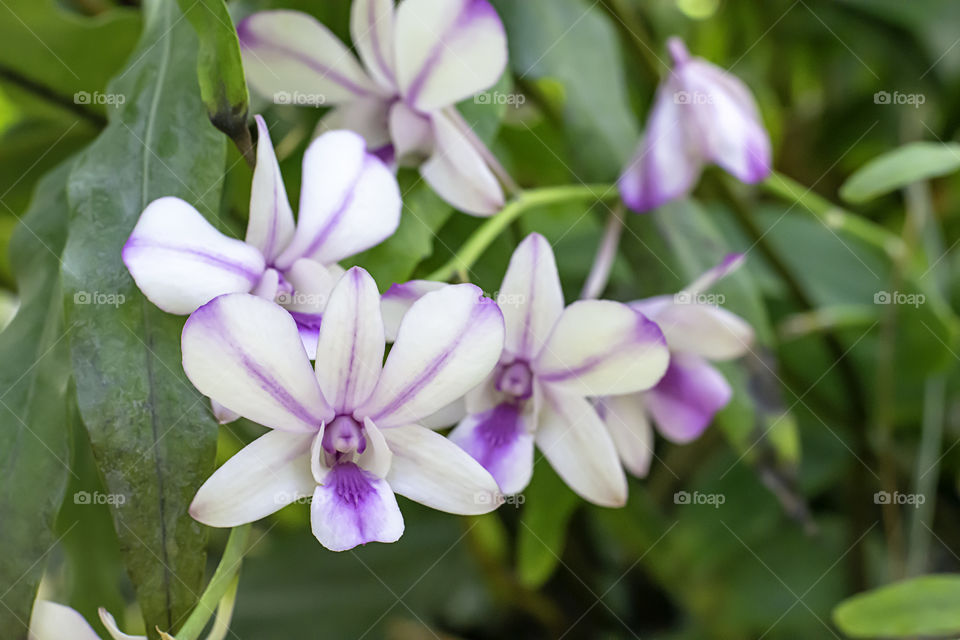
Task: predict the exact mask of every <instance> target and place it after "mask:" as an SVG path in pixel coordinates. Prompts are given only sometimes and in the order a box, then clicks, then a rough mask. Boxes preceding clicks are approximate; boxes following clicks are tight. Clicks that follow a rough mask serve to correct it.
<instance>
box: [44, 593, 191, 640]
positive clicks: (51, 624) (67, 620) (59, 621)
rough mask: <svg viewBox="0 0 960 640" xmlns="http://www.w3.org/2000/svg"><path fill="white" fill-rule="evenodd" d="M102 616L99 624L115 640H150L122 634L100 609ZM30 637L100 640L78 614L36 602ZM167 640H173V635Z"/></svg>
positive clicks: (52, 603) (63, 606)
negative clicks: (101, 624) (171, 639)
mask: <svg viewBox="0 0 960 640" xmlns="http://www.w3.org/2000/svg"><path fill="white" fill-rule="evenodd" d="M99 613H100V622H102V623H103V626H104V627H105V628H106V629H107V632H108V633H109V634H110V637H111V638H113V640H147V636H131V635H129V634H126V633H123V632H121V631H120V629H119V627H117V622H116V620H114V618H113V616H112V615H110V614H109V613H108V612H107V610H106V609H104V608H102V607H101V608H100V610H99ZM27 637H28V639H29V640H100V636H98V635H97V632H96V631H94V630H93V627H91V626H90V624H89V623H88V622H87V621H86V620H84V618H83V616H82V615H80V613H79V612H78V611H77V610H75V609H72V608H70V607H68V606H66V605H62V604H57V603H56V602H51V601H49V600H37V601H36V602H35V603H34V605H33V613H32V614H30V632H29V634H28V636H27ZM165 637H168V638H173V636H170V635H166V636H165ZM174 640H175V639H174Z"/></svg>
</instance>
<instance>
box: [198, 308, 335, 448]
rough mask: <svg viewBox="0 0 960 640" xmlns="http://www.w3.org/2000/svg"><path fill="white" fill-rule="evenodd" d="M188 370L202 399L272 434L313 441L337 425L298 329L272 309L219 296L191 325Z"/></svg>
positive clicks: (288, 317)
mask: <svg viewBox="0 0 960 640" xmlns="http://www.w3.org/2000/svg"><path fill="white" fill-rule="evenodd" d="M181 344H182V349H183V369H184V371H185V372H186V374H187V377H188V378H190V381H191V382H192V383H193V385H194V386H195V387H196V388H197V389H198V390H199V391H200V392H201V393H202V394H204V395H205V396H209V397H210V398H212V399H213V400H216V401H217V402H219V403H220V404H222V405H223V406H224V407H226V408H227V409H229V410H231V411H234V412H236V413H239V414H240V415H241V416H243V417H245V418H247V419H249V420H253V421H254V422H258V423H260V424H262V425H264V426H267V427H271V428H273V429H281V430H285V431H300V432H308V433H314V432H316V430H317V429H318V428H319V427H320V424H321V423H323V422H325V421H327V420H330V419H331V418H333V410H332V409H331V408H330V406H329V405H328V404H327V402H326V400H325V399H324V398H323V395H322V394H321V393H320V387H319V386H318V385H317V380H316V378H315V377H314V374H313V370H312V368H311V367H310V360H309V359H308V358H307V354H306V353H305V352H304V350H303V345H302V344H301V342H300V335H299V333H298V331H297V325H296V322H294V320H293V318H292V317H290V314H289V313H287V312H286V311H284V310H283V309H282V308H281V307H278V306H277V305H275V304H274V303H272V302H268V301H267V300H263V299H262V298H257V297H255V296H251V295H247V294H241V293H235V294H230V295H226V296H220V297H218V298H216V299H214V300H213V301H212V302H209V303H207V304H205V305H204V306H202V307H200V308H199V309H197V310H196V311H195V312H194V313H193V315H191V316H190V317H189V318H188V319H187V323H186V325H184V327H183V336H182V340H181Z"/></svg>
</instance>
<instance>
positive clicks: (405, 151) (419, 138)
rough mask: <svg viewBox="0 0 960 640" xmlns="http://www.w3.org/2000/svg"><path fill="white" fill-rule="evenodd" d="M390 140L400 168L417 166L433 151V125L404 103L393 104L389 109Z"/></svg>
mask: <svg viewBox="0 0 960 640" xmlns="http://www.w3.org/2000/svg"><path fill="white" fill-rule="evenodd" d="M390 139H391V140H393V148H394V152H395V154H396V158H397V163H398V164H399V165H400V166H408V165H409V166H415V165H418V164H420V162H422V161H423V160H424V159H426V158H427V157H428V156H429V155H430V152H431V151H432V150H433V123H432V122H431V120H430V118H428V117H427V116H425V115H423V114H420V113H417V112H416V111H414V110H413V109H411V108H410V107H409V106H407V104H406V103H403V102H397V103H394V105H393V106H392V107H390Z"/></svg>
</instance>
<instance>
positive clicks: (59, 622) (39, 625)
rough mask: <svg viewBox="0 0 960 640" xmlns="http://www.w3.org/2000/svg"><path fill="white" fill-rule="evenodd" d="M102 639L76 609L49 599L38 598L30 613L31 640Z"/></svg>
mask: <svg viewBox="0 0 960 640" xmlns="http://www.w3.org/2000/svg"><path fill="white" fill-rule="evenodd" d="M65 639H69V640H100V636H98V635H97V634H96V633H95V632H94V630H93V627H91V626H90V625H89V624H88V623H87V621H86V620H85V619H84V618H83V616H82V615H80V613H79V612H78V611H76V610H75V609H71V608H70V607H68V606H66V605H62V604H58V603H56V602H50V601H49V600H37V601H36V602H35V603H34V605H33V613H31V614H30V634H29V640H65Z"/></svg>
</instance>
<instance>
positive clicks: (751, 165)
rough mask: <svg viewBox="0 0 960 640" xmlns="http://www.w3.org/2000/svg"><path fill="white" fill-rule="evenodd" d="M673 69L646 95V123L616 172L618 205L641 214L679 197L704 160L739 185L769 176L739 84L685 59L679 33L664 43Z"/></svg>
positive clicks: (765, 142) (746, 93)
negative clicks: (626, 163)
mask: <svg viewBox="0 0 960 640" xmlns="http://www.w3.org/2000/svg"><path fill="white" fill-rule="evenodd" d="M667 47H668V48H669V50H670V54H671V57H672V58H673V64H674V66H673V69H672V70H671V72H670V76H669V77H668V78H667V79H666V81H664V82H663V83H662V84H661V85H660V87H659V89H657V95H656V98H655V100H654V104H653V109H652V110H651V111H650V118H649V121H648V123H647V129H646V131H645V132H644V134H643V138H642V140H641V142H640V147H639V149H638V150H637V154H636V156H635V157H634V158H633V160H632V161H631V162H630V165H629V166H628V167H627V169H626V170H625V171H624V173H623V175H622V176H621V177H620V183H619V186H620V196H621V197H622V198H623V201H624V203H625V204H626V205H627V206H628V207H630V208H631V209H633V210H634V211H637V212H638V213H642V212H644V211H649V210H650V209H655V208H657V207H659V206H660V205H662V204H664V203H666V202H669V201H671V200H675V199H677V198H680V197H683V196H684V195H686V194H687V193H689V192H690V190H691V189H693V186H694V184H695V183H696V182H697V179H698V178H699V176H700V172H701V170H702V169H703V166H704V165H705V164H709V163H715V164H718V165H720V166H721V167H723V168H724V169H725V170H726V171H728V172H729V173H731V174H733V175H734V176H735V177H736V178H737V179H739V180H741V181H742V182H746V183H754V182H759V181H760V180H763V179H764V178H766V177H767V176H768V175H770V170H771V159H770V138H769V136H768V135H767V132H766V130H765V129H764V128H763V121H762V120H761V119H760V112H759V111H758V109H757V105H756V103H755V102H754V100H753V96H752V95H751V94H750V90H749V89H748V88H747V86H746V85H745V84H744V83H743V82H742V81H740V80H739V79H738V78H736V77H735V76H733V75H731V74H730V73H729V72H727V71H724V70H723V69H720V68H719V67H717V66H715V65H712V64H710V63H709V62H707V61H706V60H703V59H701V58H692V57H691V56H690V53H689V52H688V51H687V49H686V47H685V46H684V44H683V42H682V41H681V40H680V39H679V38H670V40H669V41H668V43H667Z"/></svg>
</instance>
